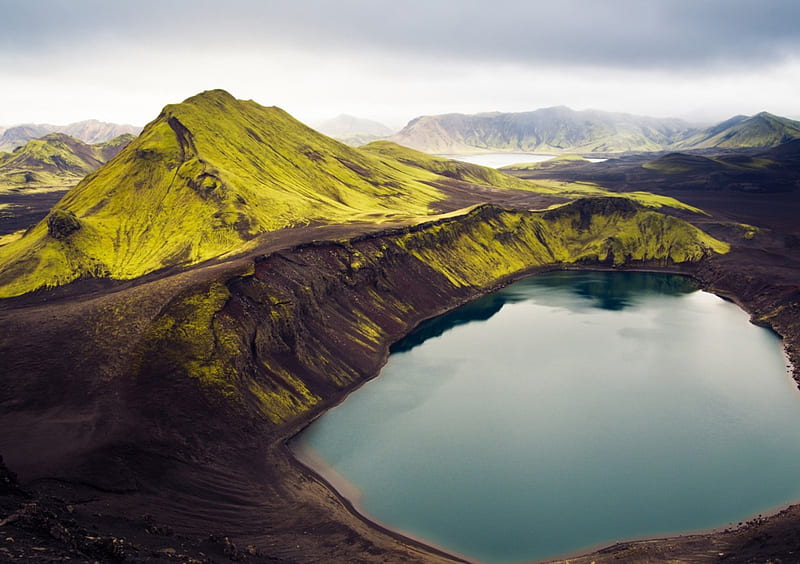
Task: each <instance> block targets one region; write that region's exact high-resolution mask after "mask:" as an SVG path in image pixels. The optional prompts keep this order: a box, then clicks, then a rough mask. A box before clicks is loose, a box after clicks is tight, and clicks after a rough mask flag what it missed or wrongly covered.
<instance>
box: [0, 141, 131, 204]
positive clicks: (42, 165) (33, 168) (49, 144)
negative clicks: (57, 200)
mask: <svg viewBox="0 0 800 564" xmlns="http://www.w3.org/2000/svg"><path fill="white" fill-rule="evenodd" d="M132 139H133V136H132V135H123V136H120V137H117V138H115V139H113V140H111V141H108V142H105V143H99V144H97V145H87V144H86V143H83V142H82V141H78V140H77V139H74V138H72V137H70V136H68V135H66V134H63V133H50V134H48V135H45V136H44V137H42V138H40V139H33V140H31V141H28V142H27V143H26V144H25V145H24V146H22V147H18V148H17V149H16V150H15V151H14V152H13V153H6V154H5V155H0V191H2V190H3V189H8V188H12V189H43V188H65V187H70V186H74V185H75V184H77V183H78V181H79V180H80V179H81V178H83V177H84V176H86V175H87V174H89V173H90V172H92V171H94V170H96V169H97V168H98V167H100V166H101V165H102V164H103V163H105V162H106V161H108V160H110V159H111V158H113V157H114V156H116V155H117V153H119V152H120V151H121V150H122V149H123V148H124V147H125V145H127V144H128V143H130V141H131V140H132Z"/></svg>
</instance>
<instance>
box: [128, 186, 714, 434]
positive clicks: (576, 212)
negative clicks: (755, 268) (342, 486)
mask: <svg viewBox="0 0 800 564" xmlns="http://www.w3.org/2000/svg"><path fill="white" fill-rule="evenodd" d="M727 250H728V246H727V245H726V244H725V243H722V242H720V241H717V240H715V239H713V238H712V237H710V236H709V235H707V234H705V233H704V232H702V231H700V230H699V229H697V228H695V227H693V226H691V225H689V224H688V223H686V222H684V221H682V220H679V219H676V218H674V217H670V216H666V215H663V214H660V213H658V212H655V211H652V210H649V209H645V208H643V207H641V206H639V205H637V204H635V203H633V202H631V201H630V200H627V199H624V198H588V199H583V200H578V201H575V202H572V203H569V204H566V205H563V206H561V207H559V208H556V209H552V210H549V211H539V212H525V211H509V210H505V209H502V208H499V207H497V206H494V205H483V206H479V207H478V208H475V209H473V210H471V211H469V212H467V213H465V214H463V215H459V216H455V217H450V218H446V219H439V220H435V221H431V222H427V223H422V224H418V225H415V226H412V227H406V228H399V229H392V230H386V231H383V232H380V233H377V234H371V235H364V236H361V237H357V238H355V239H352V240H349V241H346V242H322V243H314V244H307V245H301V246H298V247H295V248H293V249H290V250H287V251H282V252H278V253H274V254H272V255H269V256H266V257H261V258H260V259H258V260H256V263H255V267H254V270H253V272H252V273H248V274H244V275H242V276H240V277H236V278H233V279H231V280H228V281H226V282H222V281H214V282H212V283H209V284H207V285H204V286H201V287H198V288H195V289H193V290H191V291H189V292H187V293H186V294H184V295H181V296H179V297H177V298H175V299H174V300H173V301H172V302H171V303H170V304H168V305H167V306H166V307H165V308H164V309H163V310H162V312H161V315H160V316H159V318H157V319H156V320H155V321H154V322H153V323H152V324H151V326H150V327H149V329H148V330H147V331H146V336H145V338H144V341H143V349H142V354H141V356H142V359H143V361H142V366H141V373H142V374H144V375H146V378H151V379H152V381H153V382H159V381H162V380H164V379H169V378H176V377H177V378H183V379H185V381H187V382H194V383H195V385H196V386H197V388H196V389H198V390H201V391H202V392H203V393H204V394H206V395H207V396H208V397H209V398H211V399H212V400H213V399H214V398H217V400H218V401H219V400H220V399H221V400H223V403H224V404H226V405H228V406H229V407H230V406H234V408H235V409H237V410H241V411H243V412H246V413H249V414H250V415H251V416H253V417H254V418H256V419H260V420H263V421H268V422H271V423H274V424H281V423H285V422H289V421H291V420H292V419H293V418H294V417H295V416H296V415H298V414H299V413H302V412H304V411H306V410H308V409H310V408H312V407H313V406H314V405H316V404H318V403H320V402H322V401H327V400H330V399H332V398H335V397H337V394H341V393H343V391H344V390H347V389H348V388H350V387H352V386H353V385H354V384H356V383H358V382H360V381H362V380H363V379H364V378H366V377H369V376H371V375H373V374H375V372H376V371H377V369H378V368H379V366H380V363H381V361H382V359H383V354H385V351H386V350H387V347H388V345H389V344H390V343H391V341H392V340H394V339H396V338H397V337H399V336H400V335H402V334H404V333H406V332H407V331H409V330H410V329H411V328H412V327H413V326H414V325H415V324H416V323H418V322H419V321H420V320H421V319H420V317H419V315H420V313H419V312H426V311H427V312H431V311H437V310H438V311H441V308H442V307H447V306H449V307H453V306H455V305H456V304H458V303H463V301H464V300H468V299H471V298H475V297H477V296H478V295H481V294H483V293H485V292H486V291H488V290H490V289H492V288H494V287H496V286H497V285H498V284H501V283H504V282H507V281H508V280H510V279H512V278H514V277H518V276H520V275H521V274H522V273H524V272H526V271H529V269H531V268H534V267H547V266H556V267H557V266H559V265H570V264H584V265H606V266H621V265H630V264H642V265H662V266H664V265H674V264H681V263H687V262H697V261H700V260H702V259H704V258H706V257H710V256H712V255H714V254H715V253H724V252H726V251H727ZM178 389H181V390H185V389H186V388H185V387H184V386H180V387H178ZM338 397H341V396H338ZM165 401H171V400H165ZM179 401H180V400H176V401H175V403H178V402H179ZM195 406H196V404H195ZM187 409H194V407H187Z"/></svg>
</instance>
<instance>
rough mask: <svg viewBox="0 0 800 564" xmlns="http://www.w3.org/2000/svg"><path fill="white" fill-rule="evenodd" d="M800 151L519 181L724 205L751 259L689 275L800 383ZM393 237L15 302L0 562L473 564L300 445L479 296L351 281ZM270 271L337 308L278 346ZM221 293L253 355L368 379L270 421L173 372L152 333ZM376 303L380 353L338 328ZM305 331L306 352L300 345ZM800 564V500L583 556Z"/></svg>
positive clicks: (720, 208) (390, 278)
mask: <svg viewBox="0 0 800 564" xmlns="http://www.w3.org/2000/svg"><path fill="white" fill-rule="evenodd" d="M797 153H798V147H797V145H794V146H789V147H788V148H787V147H784V148H783V149H782V152H781V153H780V154H778V153H775V154H771V155H770V157H772V158H775V159H776V160H778V161H779V162H780V163H781V165H780V167H778V168H776V169H769V170H764V171H762V172H758V173H753V174H751V173H749V172H746V173H742V174H740V175H738V176H737V174H736V173H735V172H736V171H735V170H734V171H730V170H727V169H726V170H725V171H724V173H720V174H717V173H718V172H719V171H718V170H716V169H715V170H711V171H708V170H705V169H702V167H701V168H700V169H691V170H689V171H688V172H679V173H664V172H659V171H657V170H651V169H647V168H642V166H641V165H642V164H644V163H646V162H650V161H652V160H654V159H655V158H656V157H657V156H652V155H649V156H642V157H628V158H625V159H619V160H609V161H607V162H605V163H600V164H597V165H570V166H566V167H563V168H558V169H556V170H546V171H541V172H536V171H526V172H519V173H517V174H519V175H520V176H523V177H547V178H556V179H560V180H588V181H592V182H597V183H598V184H601V185H603V186H605V187H608V188H611V189H613V190H615V191H619V192H624V191H633V190H647V191H652V192H655V193H660V194H666V195H670V196H673V197H676V198H679V199H681V200H682V201H684V202H687V203H689V204H692V205H695V206H697V207H700V208H702V209H704V210H706V211H707V212H708V214H709V215H707V216H699V215H697V214H685V219H687V220H689V221H691V222H693V223H695V224H696V225H698V226H699V227H701V228H702V229H704V230H706V231H707V232H709V233H710V234H712V235H714V236H716V237H718V238H721V239H725V240H727V241H729V242H730V243H731V244H732V247H733V248H732V251H731V252H730V253H728V254H726V255H722V256H716V257H714V258H710V259H706V260H704V261H701V262H700V263H699V264H696V265H687V266H682V267H676V266H671V267H670V269H671V270H678V271H681V272H685V273H686V274H688V275H691V276H693V277H695V278H696V279H697V280H698V281H699V282H700V284H701V285H702V286H703V287H704V288H705V289H707V290H709V291H713V292H716V293H718V294H720V295H722V296H726V297H728V298H730V299H732V300H735V301H736V302H737V303H738V304H739V305H740V306H741V307H743V308H744V309H745V310H746V311H748V312H749V313H750V314H751V316H752V319H753V321H754V322H757V323H759V324H763V325H767V326H770V327H772V328H773V329H774V330H775V331H776V332H777V333H778V334H779V335H781V336H782V337H783V339H784V343H785V346H786V350H787V353H788V355H789V358H790V359H791V360H792V362H793V366H794V367H795V368H794V376H795V378H796V379H798V378H800V370H798V367H800V224H798V222H797V217H799V215H798V213H799V212H800V187H798V179H799V178H800V168H799V167H798V158H797ZM447 189H448V191H449V192H448V193H449V194H451V199H450V200H449V201H448V202H447V206H448V207H449V208H450V209H458V208H460V207H463V206H465V205H469V204H474V203H479V202H485V201H490V202H495V203H497V204H501V205H504V206H507V207H513V208H531V207H536V208H541V207H543V206H546V205H549V204H551V203H555V202H558V201H559V199H557V198H546V197H544V196H541V195H536V194H531V193H523V192H514V191H502V192H501V191H497V190H490V189H482V190H477V189H475V188H474V187H471V186H470V185H467V184H464V183H458V182H454V183H452V184H451V185H449V186H448V187H447ZM43 205H47V204H46V203H43ZM676 213H677V212H676ZM20 221H22V220H20ZM733 223H736V224H747V225H748V226H753V227H755V228H757V229H751V228H749V227H736V226H734V225H732V224H733ZM390 227H392V226H387V225H383V226H360V225H349V226H316V227H315V226H309V227H305V228H298V229H287V230H283V231H279V232H276V233H274V234H270V235H269V236H265V237H264V238H263V239H262V240H260V242H259V244H258V245H255V246H254V247H253V248H252V249H251V250H250V251H248V252H247V253H246V254H243V255H239V256H236V257H229V258H227V259H225V260H216V261H211V262H208V263H203V264H200V265H197V266H195V267H193V268H190V269H187V270H179V269H173V270H166V271H162V272H157V273H154V274H151V275H148V276H146V277H144V278H142V279H138V280H135V281H129V282H113V283H112V282H107V281H79V282H76V283H73V284H70V285H68V286H66V287H63V288H60V289H58V290H53V291H37V292H34V293H32V294H28V295H26V296H22V297H19V298H11V299H6V300H3V301H1V302H0V358H2V373H3V374H2V379H1V380H0V454H2V455H3V457H4V459H5V464H6V465H7V467H8V469H6V468H5V467H3V468H0V559H7V560H9V561H13V560H15V559H16V560H18V561H30V562H55V561H66V560H73V561H93V560H96V561H102V562H111V561H130V562H149V561H160V560H164V561H180V562H225V561H241V562H452V561H458V560H459V559H458V558H455V557H452V556H448V555H446V554H441V553H438V552H437V551H435V550H433V549H430V548H428V547H425V546H424V545H421V544H419V543H417V542H414V541H412V540H410V539H407V538H405V537H402V536H400V535H397V534H395V533H393V532H391V531H386V530H384V529H382V528H381V527H380V526H378V525H376V524H374V523H370V522H368V521H366V520H365V519H363V518H362V517H360V516H359V515H357V514H356V513H355V512H354V511H353V510H352V507H351V506H350V505H349V503H348V502H347V501H346V500H344V499H342V498H341V497H340V496H339V495H338V494H337V493H336V492H334V491H333V490H332V489H331V488H330V487H329V486H328V485H327V484H326V483H325V482H324V481H322V480H321V479H320V478H319V477H318V476H316V475H314V474H313V473H311V472H310V471H308V470H306V469H305V468H304V467H303V466H302V465H300V464H299V463H297V462H296V461H295V460H294V459H293V457H292V456H291V454H290V453H289V451H288V448H287V447H286V441H288V440H289V439H290V438H291V437H292V436H293V435H294V434H296V433H297V432H298V431H299V430H300V429H302V428H303V427H304V426H305V425H307V424H308V423H309V422H310V421H311V420H313V419H314V418H315V417H317V416H319V415H320V414H321V413H323V412H324V411H325V410H327V409H329V408H330V407H332V406H333V405H335V404H336V403H338V402H340V401H342V400H343V399H344V398H345V397H346V395H347V393H349V392H350V391H352V390H353V389H354V388H355V387H357V386H358V385H360V384H361V383H363V382H364V381H366V380H367V379H369V378H371V377H374V376H375V375H376V374H377V372H378V370H379V369H380V367H381V365H382V364H383V362H384V361H385V359H386V357H387V355H388V350H389V346H390V345H391V344H392V342H394V341H396V340H398V339H399V338H400V337H401V336H403V335H405V334H407V333H408V332H409V331H411V330H412V329H413V328H414V327H415V326H416V324H418V323H419V322H420V321H422V320H423V319H426V318H430V317H432V316H434V315H437V314H439V313H442V312H444V311H446V310H449V309H452V308H453V307H455V306H457V305H459V304H462V303H464V302H465V301H468V300H470V299H474V298H475V297H477V295H479V293H480V292H479V291H477V290H475V289H471V288H461V289H459V290H458V291H454V290H448V291H445V290H443V289H442V288H444V287H445V286H444V285H441V286H440V285H437V283H436V282H437V279H436V278H435V277H434V276H433V275H432V274H431V272H429V271H423V270H420V267H419V266H417V265H416V263H411V262H409V261H408V260H407V259H406V258H404V257H403V256H393V257H391V260H390V261H389V263H387V264H388V266H386V268H384V269H382V270H380V271H366V272H365V271H360V272H359V273H358V274H355V273H352V272H339V271H337V270H336V269H337V268H338V267H336V266H335V265H334V260H333V258H332V257H336V256H339V255H340V254H341V253H344V252H347V253H351V252H352V251H351V250H350V248H349V247H348V245H350V246H351V247H352V246H355V245H379V244H380V243H381V238H386V237H389V231H390ZM4 228H5V227H4ZM9 230H12V229H11V228H9ZM347 240H349V241H350V242H349V243H347V244H346V245H345V244H344V243H341V242H342V241H347ZM329 241H333V242H329ZM309 243H313V244H309ZM332 265H333V266H332ZM586 267H602V268H607V267H608V265H602V264H596V265H591V264H588V265H586ZM629 267H631V268H648V269H653V268H665V267H664V265H663V264H652V265H651V264H636V265H629ZM253 270H254V271H255V275H254V278H255V280H256V281H257V280H259V279H260V278H259V277H261V278H267V277H272V278H271V279H272V280H276V282H274V283H275V284H277V285H278V286H280V287H286V288H288V287H289V286H290V285H291V284H294V283H295V281H297V280H303V281H304V282H303V283H304V284H307V285H308V286H310V287H311V288H312V294H313V299H315V300H318V301H317V302H314V301H313V300H312V301H309V302H308V303H303V302H302V301H299V300H295V301H294V302H293V304H292V307H295V312H296V315H295V318H294V319H295V321H292V322H288V323H289V324H288V325H287V326H285V327H281V328H280V334H279V335H277V336H276V335H275V334H263V333H262V330H261V329H260V327H259V324H258V322H257V320H258V315H259V313H258V312H257V311H255V308H254V307H253V304H254V303H256V302H257V295H256V294H257V289H256V288H255V286H254V285H253V284H254V283H255V282H252V283H251V282H248V281H247V279H245V278H244V277H243V275H244V274H245V273H249V272H252V271H253ZM535 272H536V271H528V272H525V273H520V274H519V276H522V275H528V274H535ZM337 276H338V278H337ZM519 276H516V277H519ZM509 281H510V279H505V280H503V281H501V282H500V283H501V284H505V283H508V282H509ZM210 282H219V283H220V284H225V285H226V286H227V288H228V289H229V290H230V292H231V294H232V295H233V296H234V298H235V299H232V300H231V301H230V302H229V303H228V305H226V306H225V310H224V311H225V315H226V316H227V317H228V318H230V319H231V320H235V322H236V323H237V324H238V325H239V326H240V327H242V328H243V329H242V331H244V332H245V333H246V334H247V335H248V338H249V339H250V342H251V346H252V350H253V357H254V358H256V357H259V355H260V354H261V351H262V350H269V351H273V354H274V355H275V356H276V357H279V361H280V363H281V366H285V367H287V368H292V367H294V368H296V369H297V370H298V371H300V370H301V369H302V367H303V366H304V365H303V364H302V362H311V361H312V359H309V358H306V357H304V356H303V355H304V354H306V355H309V356H311V355H312V353H313V354H315V353H316V351H319V350H326V351H336V354H335V355H332V356H330V357H325V362H326V363H328V365H329V366H330V369H331V370H339V369H340V368H341V370H342V371H345V367H346V370H347V371H348V373H349V374H351V375H352V376H353V380H352V382H351V383H348V384H347V385H344V386H341V387H337V386H333V385H331V384H330V383H326V382H322V381H319V382H312V383H313V384H314V385H315V386H317V387H316V388H315V389H316V390H318V391H319V392H320V394H319V395H320V396H321V397H322V398H323V399H322V400H321V401H319V402H318V403H316V404H315V405H314V406H313V407H311V408H310V409H308V410H307V411H305V412H303V413H302V414H301V415H299V416H298V417H295V418H293V419H290V420H288V421H286V422H278V423H275V424H267V423H265V422H263V421H259V420H256V419H255V418H253V417H252V416H251V415H250V414H251V412H252V409H251V407H252V406H249V405H244V406H241V407H240V408H237V409H230V407H229V406H228V405H226V404H225V403H224V402H223V401H222V400H220V399H219V398H215V397H212V396H209V395H207V394H204V393H201V392H200V391H198V388H197V387H196V386H192V385H189V384H188V383H187V382H186V381H183V380H181V379H179V378H173V377H172V376H171V365H170V362H169V360H168V359H167V360H165V358H167V357H165V356H163V354H161V353H164V351H160V350H158V349H153V348H148V347H149V346H150V345H149V344H148V343H149V341H148V340H147V335H146V332H147V330H148V327H149V325H150V324H151V322H153V320H155V319H157V318H159V316H163V315H164V314H165V313H170V312H172V311H174V310H175V308H176V307H178V306H176V305H175V303H176V302H175V301H174V300H175V299H176V297H180V296H181V295H183V294H184V293H186V292H188V291H191V290H192V289H193V288H195V287H197V286H198V285H203V284H208V283H210ZM281 285H282V286H281ZM367 290H374V291H376V292H384V293H385V295H387V296H391V299H388V301H387V302H386V303H388V304H389V305H387V306H385V308H384V307H382V308H381V309H378V308H375V309H374V310H372V311H370V312H369V313H370V314H371V315H372V316H373V318H374V319H376V320H378V321H379V323H381V324H382V325H383V327H384V328H385V333H384V336H382V337H381V339H380V342H379V343H378V344H377V346H375V347H373V348H368V347H362V346H359V345H357V344H355V343H354V342H352V341H348V340H347V339H346V338H343V337H342V336H341V334H340V330H341V331H344V330H345V329H346V328H345V327H344V326H342V325H341V324H339V325H337V323H339V320H340V316H341V315H343V313H342V312H344V311H348V310H349V311H352V310H353V309H357V308H359V307H365V308H366V309H369V307H370V306H369V305H366V306H364V305H363V304H365V303H368V300H369V296H368V294H367ZM287 292H288V291H287ZM287 295H288V294H287ZM311 299H312V298H309V300H311ZM369 303H371V302H369ZM317 304H324V307H322V308H321V309H320V308H316V305H317ZM392 304H394V305H396V306H397V307H394V306H393V305H392ZM400 304H402V305H403V307H402V308H400ZM278 336H279V337H281V339H283V340H282V341H281V342H280V343H279V342H278V341H279V339H278V338H277V337H278ZM289 336H290V337H291V342H292V346H293V347H294V348H293V349H292V347H289V348H286V347H284V345H283V343H286V342H288V341H287V339H288V338H289ZM274 351H278V352H274ZM209 362H210V361H209ZM343 373H344V372H343ZM12 473H16V477H15V476H14V475H13V474H12ZM798 554H800V506H793V507H791V508H789V509H787V510H786V511H784V512H782V513H780V514H778V515H775V516H771V517H768V518H761V517H759V516H753V520H752V521H750V522H748V523H744V524H742V526H741V527H738V528H736V529H734V530H730V531H720V532H713V533H704V534H699V535H693V536H683V537H677V538H671V539H662V540H650V541H637V542H630V543H624V544H621V545H615V546H613V547H610V548H608V549H603V550H600V551H599V552H596V553H593V554H591V555H588V556H585V557H578V558H573V559H570V561H571V562H610V561H626V562H635V561H639V562H649V561H670V560H671V561H682V562H686V561H688V562H718V561H725V562H766V561H772V562H796V561H798V560H800V556H798Z"/></svg>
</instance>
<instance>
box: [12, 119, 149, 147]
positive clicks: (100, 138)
mask: <svg viewBox="0 0 800 564" xmlns="http://www.w3.org/2000/svg"><path fill="white" fill-rule="evenodd" d="M141 131H142V128H141V127H138V126H134V125H127V124H117V123H107V122H103V121H98V120H96V119H89V120H85V121H79V122H76V123H71V124H69V125H49V124H42V123H26V124H22V125H15V126H13V127H5V128H3V127H0V152H10V151H13V150H14V149H16V148H17V147H21V146H23V145H24V144H25V143H27V142H28V141H30V140H31V139H38V138H40V137H44V136H45V135H47V134H48V133H65V134H67V135H69V136H70V137H74V138H75V139H78V140H79V141H83V142H84V143H89V144H94V143H103V142H105V141H110V140H111V139H113V138H115V137H119V136H120V135H125V134H131V135H139V133H140V132H141Z"/></svg>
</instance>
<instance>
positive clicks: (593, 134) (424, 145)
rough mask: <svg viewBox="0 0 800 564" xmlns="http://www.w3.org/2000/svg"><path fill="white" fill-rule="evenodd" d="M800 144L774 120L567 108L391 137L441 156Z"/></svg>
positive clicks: (432, 126) (454, 118) (446, 120)
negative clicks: (710, 121)
mask: <svg viewBox="0 0 800 564" xmlns="http://www.w3.org/2000/svg"><path fill="white" fill-rule="evenodd" d="M797 138H800V122H797V121H794V120H790V119H788V118H783V117H779V116H775V115H772V114H769V113H767V112H761V113H759V114H757V115H755V116H752V117H749V116H736V117H734V118H731V119H729V120H727V121H724V122H722V123H719V124H717V125H714V126H713V127H708V128H700V127H697V126H693V125H692V124H690V123H688V122H685V121H682V120H678V119H663V118H651V117H643V116H635V115H631V114H619V113H610V112H601V111H596V110H585V111H575V110H572V109H570V108H567V107H564V106H558V107H553V108H544V109H540V110H536V111H533V112H522V113H499V112H495V113H482V114H474V115H465V114H443V115H434V116H423V117H418V118H416V119H414V120H412V121H410V122H409V123H408V125H406V126H405V127H404V128H403V129H402V130H401V131H400V132H399V133H397V134H396V135H393V136H392V137H390V139H391V140H392V141H394V142H395V143H398V144H401V145H405V146H408V147H412V148H415V149H418V150H421V151H425V152H428V153H439V154H459V153H474V152H479V151H522V152H532V153H556V154H559V153H564V152H577V153H625V152H642V151H663V150H670V149H681V150H687V149H713V148H724V149H738V148H764V149H767V148H770V147H775V146H777V145H779V144H781V143H783V142H786V141H789V140H792V139H797Z"/></svg>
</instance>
